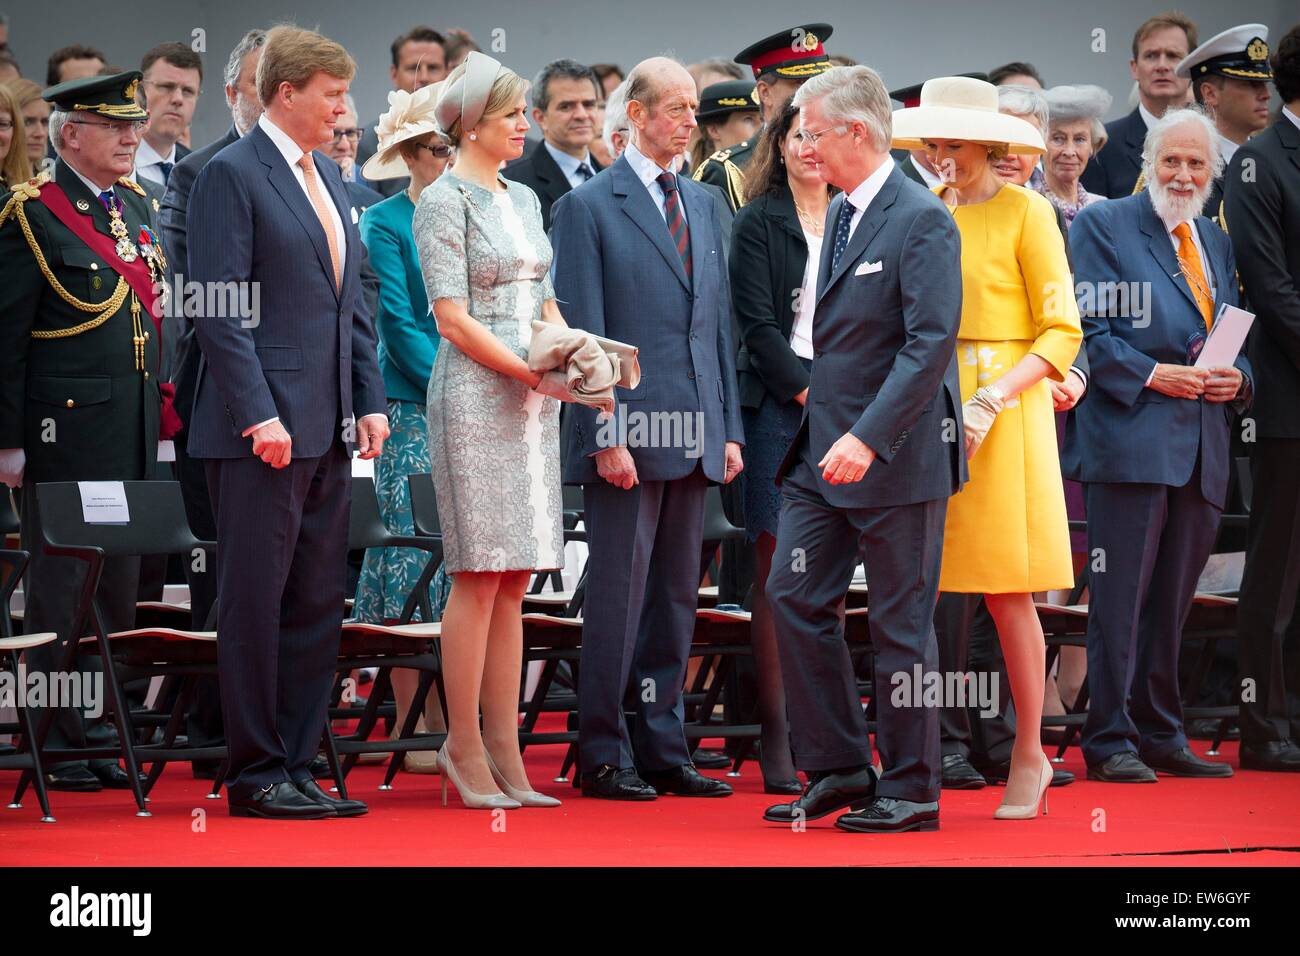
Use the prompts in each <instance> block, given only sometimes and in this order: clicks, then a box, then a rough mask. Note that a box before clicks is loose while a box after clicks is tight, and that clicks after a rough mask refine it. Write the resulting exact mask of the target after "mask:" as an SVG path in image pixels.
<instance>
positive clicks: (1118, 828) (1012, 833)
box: [0, 741, 1300, 866]
mask: <svg viewBox="0 0 1300 956" xmlns="http://www.w3.org/2000/svg"><path fill="white" fill-rule="evenodd" d="M1207 746H1208V745H1207V744H1205V743H1202V742H1199V741H1198V742H1195V743H1194V744H1193V748H1194V749H1195V750H1196V751H1197V752H1198V753H1202V754H1203V753H1204V750H1205V748H1206V747H1207ZM562 755H563V748H561V747H555V746H551V747H536V748H532V749H530V750H529V751H528V752H527V755H526V757H527V763H528V769H529V773H530V775H531V778H532V780H533V783H534V785H536V786H537V787H538V788H539V789H541V790H542V791H544V792H546V793H550V794H552V795H554V796H557V797H559V798H561V799H562V800H564V805H563V806H562V807H560V808H558V809H554V810H542V809H538V810H516V811H510V812H508V813H505V814H504V815H497V816H494V815H493V814H492V813H490V812H487V811H482V810H466V809H464V808H463V807H462V806H461V804H460V801H459V799H458V798H457V797H455V796H454V792H452V791H449V801H450V804H449V806H448V807H446V808H443V807H442V806H441V803H440V798H439V778H438V777H437V776H423V775H420V776H415V775H411V774H406V773H403V774H399V775H398V778H397V781H396V789H394V790H392V791H388V792H379V791H377V790H376V789H375V788H376V786H377V784H378V783H379V781H380V780H381V779H382V768H377V767H358V768H357V769H356V770H355V771H354V772H353V773H352V775H351V776H350V777H349V780H348V783H349V792H350V795H351V796H354V797H358V798H360V799H363V800H366V801H367V802H368V803H369V804H370V813H369V814H368V815H367V816H364V817H360V818H356V819H350V820H325V821H317V822H310V823H308V822H300V823H279V822H270V821H264V820H247V819H231V818H230V817H228V816H226V813H225V802H224V800H220V801H218V800H205V799H204V794H205V793H206V792H207V790H208V785H207V784H206V783H205V782H204V781H198V780H194V779H192V778H191V776H190V774H189V767H188V765H184V764H177V765H173V766H172V767H169V768H168V770H167V772H166V773H165V774H164V775H163V777H162V779H161V780H160V781H159V783H158V786H157V787H156V788H155V789H154V792H153V798H152V801H151V804H150V808H151V810H152V811H153V816H152V817H150V818H137V817H136V816H135V815H134V807H133V804H132V802H131V800H130V797H129V794H127V793H124V792H117V791H114V792H103V793H98V794H78V793H54V794H51V799H52V800H53V803H54V815H55V816H56V817H57V818H58V822H57V823H54V824H42V823H39V822H38V818H39V815H40V813H39V808H38V807H37V804H36V799H35V795H34V794H31V793H29V794H28V796H27V797H26V798H25V799H24V805H23V808H22V809H21V810H7V809H4V805H5V804H6V803H7V802H8V800H9V797H10V795H11V794H12V792H13V787H14V784H15V782H16V780H17V774H16V773H15V772H4V773H0V862H2V863H3V864H4V865H6V866H137V865H139V866H148V865H158V866H195V865H198V866H283V865H303V866H348V865H360V864H367V865H383V866H396V865H407V866H410V865H415V866H438V865H459V866H547V865H561V866H608V865H620V866H692V865H701V864H705V865H722V866H726V865H748V866H844V865H853V866H864V865H865V866H891V865H909V866H912V865H937V866H954V865H983V866H987V865H1008V866H1057V865H1072V866H1079V865H1083V866H1116V865H1118V866H1126V865H1139V866H1179V865H1187V866H1295V865H1297V864H1300V778H1297V777H1296V776H1295V775H1287V774H1267V773H1257V772H1251V771H1246V772H1242V771H1240V770H1238V771H1237V775H1236V776H1235V777H1233V778H1232V779H1229V780H1183V779H1177V778H1173V777H1166V776H1163V775H1162V776H1161V777H1160V782H1159V783H1157V784H1155V785H1154V786H1152V785H1144V786H1133V785H1129V786H1123V785H1116V784H1101V783H1089V782H1087V781H1085V780H1083V779H1082V776H1083V765H1082V762H1081V758H1080V757H1079V755H1078V751H1077V750H1072V751H1071V752H1070V756H1069V758H1067V759H1068V762H1067V763H1066V768H1067V769H1069V770H1072V771H1074V772H1075V773H1076V774H1077V775H1078V776H1079V777H1080V779H1079V781H1077V782H1076V783H1074V784H1072V785H1070V786H1069V787H1065V788H1058V789H1054V790H1052V791H1051V795H1050V797H1049V804H1050V815H1049V816H1047V817H1040V818H1038V819H1037V820H1033V821H1025V822H1004V821H995V820H993V819H992V814H993V809H994V807H996V806H997V804H998V802H999V801H1000V800H1001V794H1002V790H1001V788H999V787H991V788H988V789H985V790H978V791H973V792H970V791H967V792H953V791H947V792H945V793H944V795H943V802H942V807H943V817H942V826H943V829H941V830H940V831H939V832H937V833H909V834H897V835H891V836H863V835H857V834H848V833H843V832H841V831H839V830H836V829H835V828H834V826H833V822H834V817H827V818H825V819H823V820H819V821H816V822H814V823H812V824H809V825H808V827H807V830H806V831H805V832H792V831H790V830H789V829H788V828H785V827H778V826H773V825H770V824H766V823H764V822H763V821H762V820H761V819H760V814H761V813H762V810H763V808H764V807H765V806H767V805H768V804H770V803H774V802H777V799H776V798H774V797H769V796H765V795H764V794H763V793H762V782H761V779H760V777H759V773H758V767H757V765H755V764H747V765H746V767H745V769H744V771H743V772H744V776H742V777H740V778H730V781H731V783H732V784H733V786H735V788H736V794H735V795H734V796H732V797H727V798H722V799H716V800H687V799H681V798H674V797H662V798H660V799H659V800H657V801H655V802H653V803H647V804H622V803H610V802H607V801H600V800H586V799H583V798H582V797H581V796H579V795H578V793H577V791H576V790H573V789H571V788H570V787H569V786H568V785H567V784H556V783H553V782H551V778H552V777H554V776H555V774H556V773H557V772H558V770H559V764H560V759H561V757H562ZM1224 757H1225V758H1227V759H1229V760H1230V761H1231V762H1232V763H1233V765H1234V766H1235V765H1236V748H1235V746H1234V745H1232V744H1228V745H1226V746H1225V748H1224ZM710 775H711V776H721V773H720V772H719V773H711V774H710ZM503 825H504V826H503ZM1288 849H1289V850H1290V851H1291V852H1287V850H1288ZM1229 851H1231V852H1229ZM1247 851H1256V852H1247Z"/></svg>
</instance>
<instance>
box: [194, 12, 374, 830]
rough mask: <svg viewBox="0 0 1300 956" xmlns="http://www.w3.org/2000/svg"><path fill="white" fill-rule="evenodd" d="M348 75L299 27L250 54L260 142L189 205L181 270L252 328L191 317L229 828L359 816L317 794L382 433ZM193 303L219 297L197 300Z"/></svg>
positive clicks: (239, 145)
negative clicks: (354, 537)
mask: <svg viewBox="0 0 1300 956" xmlns="http://www.w3.org/2000/svg"><path fill="white" fill-rule="evenodd" d="M355 71H356V65H355V64H354V63H353V61H352V58H351V57H350V56H348V54H347V51H346V50H344V49H343V48H342V47H341V46H339V45H338V44H337V43H334V42H333V41H331V40H327V39H326V38H325V37H322V36H320V35H319V34H317V33H313V32H311V31H309V30H301V29H299V28H297V27H292V26H278V27H275V28H274V29H272V30H271V31H270V32H269V33H268V34H267V37H266V42H265V45H264V46H263V47H262V59H261V63H260V64H259V66H258V94H259V96H260V98H261V100H262V105H263V106H264V108H265V112H264V113H263V114H262V117H261V118H260V119H259V120H258V122H257V126H256V128H254V129H253V130H251V131H250V132H249V133H248V135H246V136H244V137H242V138H241V139H240V140H239V141H238V142H235V143H232V144H231V145H229V146H227V147H226V148H225V149H223V150H222V151H221V152H220V153H219V154H217V155H216V156H215V157H213V158H212V160H211V161H209V163H208V164H207V166H205V167H204V169H203V171H202V172H201V173H200V174H199V177H198V179H197V180H196V181H195V183H194V191H193V193H192V194H191V196H190V205H189V226H188V238H189V270H190V274H191V276H192V277H193V279H194V280H195V281H197V282H199V283H201V284H203V286H204V287H205V288H207V289H223V288H224V289H229V288H236V289H240V290H243V291H245V293H246V295H245V296H242V297H241V298H242V299H243V301H244V302H250V301H251V302H253V303H256V304H257V308H256V309H255V310H253V312H254V314H252V315H249V314H246V313H244V314H239V315H233V316H232V315H226V314H222V312H223V310H220V309H219V310H216V313H215V314H214V313H213V312H208V311H202V312H201V313H200V314H199V315H196V316H195V317H194V327H195V333H196V334H197V336H198V340H199V345H200V347H201V349H202V359H201V361H200V366H199V373H198V381H197V385H196V387H195V398H194V410H193V414H192V417H191V419H190V430H189V453H190V455H191V456H193V457H195V458H202V459H206V462H205V464H206V468H207V478H208V490H209V494H210V495H211V498H212V506H213V512H214V513H215V515H216V519H217V541H218V545H219V547H218V552H217V579H218V585H217V587H218V596H219V604H218V613H217V631H218V634H219V638H218V641H219V643H218V653H219V660H220V680H221V699H222V715H223V717H224V721H225V727H226V739H227V742H228V745H229V749H230V758H229V769H228V771H227V775H226V784H227V791H228V794H229V798H230V812H231V815H233V816H257V817H272V818H292V819H316V818H319V817H323V816H351V815H355V814H358V813H364V812H365V811H366V807H365V805H364V804H362V803H360V802H359V801H344V800H335V799H333V798H331V797H330V796H329V795H328V794H326V793H325V792H324V791H322V790H321V788H320V787H319V786H318V785H317V784H316V783H315V781H314V780H312V777H311V773H310V771H309V769H308V764H309V763H310V762H311V759H312V758H313V757H314V756H315V754H316V750H317V746H318V744H319V742H320V739H321V734H322V733H323V732H324V731H325V729H326V708H327V704H328V700H329V691H330V685H331V681H332V678H333V674H334V664H335V660H336V658H337V654H338V639H339V620H340V614H341V611H340V609H341V607H342V605H343V591H344V571H345V564H346V551H347V529H348V511H349V503H350V487H351V469H350V466H349V465H350V463H349V452H348V446H349V445H351V444H354V443H355V445H356V447H357V449H358V451H359V452H360V454H361V457H363V458H373V457H375V456H376V455H378V454H379V453H380V451H381V450H382V448H383V442H384V439H385V438H386V437H387V436H388V420H387V417H386V415H385V414H384V408H385V398H384V384H383V378H382V376H381V375H380V372H379V361H378V356H377V353H376V338H375V330H374V326H373V324H372V322H371V316H370V314H369V311H368V309H367V306H366V303H365V299H364V297H363V295H362V290H361V279H360V267H361V249H362V245H361V238H360V235H359V233H358V232H357V229H356V226H355V225H354V224H353V223H352V219H351V216H350V215H349V214H348V210H349V208H350V205H351V204H350V203H349V202H348V196H347V192H346V190H345V188H344V185H343V181H342V179H341V178H340V176H339V172H338V167H337V166H335V165H334V164H333V163H331V162H330V161H329V160H328V159H326V158H325V157H323V156H316V155H314V154H313V152H312V151H313V150H314V149H317V148H318V147H320V146H322V145H324V144H325V143H326V142H328V141H329V140H330V139H331V138H332V137H333V127H334V125H335V123H336V122H337V120H338V117H339V116H341V115H342V114H343V113H344V111H345V110H346V106H345V103H344V95H345V94H346V93H347V88H348V84H349V82H350V81H351V79H352V76H353V75H354V73H355ZM205 298H216V297H215V296H213V297H207V296H205Z"/></svg>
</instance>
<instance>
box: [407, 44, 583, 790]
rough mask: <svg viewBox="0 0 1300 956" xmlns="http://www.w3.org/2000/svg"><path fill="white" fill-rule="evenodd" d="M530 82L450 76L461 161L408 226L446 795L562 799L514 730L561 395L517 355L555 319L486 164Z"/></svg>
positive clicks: (451, 126) (525, 220)
mask: <svg viewBox="0 0 1300 956" xmlns="http://www.w3.org/2000/svg"><path fill="white" fill-rule="evenodd" d="M526 89H527V84H526V82H525V81H524V80H523V79H521V78H520V77H519V76H518V75H517V74H516V73H514V72H512V71H511V70H509V69H507V68H505V67H503V66H502V65H501V64H500V63H498V62H497V61H496V60H494V59H492V57H489V56H485V55H483V54H480V53H471V54H470V55H469V58H468V59H467V60H466V61H465V63H463V64H462V65H461V66H460V67H457V69H456V70H454V71H453V72H452V73H451V75H450V76H448V78H447V80H446V83H445V84H444V86H443V90H442V93H441V95H440V97H439V100H438V105H437V109H436V116H437V120H438V124H439V126H440V127H441V128H442V129H443V131H444V132H445V133H446V134H447V136H448V138H449V139H450V140H451V141H452V142H453V143H454V144H456V145H457V147H458V154H457V159H456V163H455V165H454V166H452V168H451V169H449V170H448V171H447V172H446V173H444V174H443V176H442V177H441V178H439V179H438V180H437V181H436V182H434V183H433V184H432V185H430V186H429V187H428V188H427V189H425V190H424V192H423V193H422V194H421V196H420V201H419V204H418V205H417V206H416V210H415V219H414V223H413V227H414V232H415V242H416V247H417V248H418V250H419V255H420V267H421V270H422V271H423V273H424V282H425V287H426V290H427V291H428V298H429V302H430V303H431V304H432V307H433V312H434V317H435V318H436V319H437V323H438V332H439V334H440V335H441V336H442V340H443V344H442V346H441V347H440V348H439V349H438V355H437V358H436V359H435V360H434V364H433V373H432V376H431V377H430V379H429V390H428V396H427V398H428V406H427V407H428V423H429V458H430V464H431V467H432V471H433V483H434V488H435V490H436V492H437V496H438V516H439V519H440V520H441V523H442V533H443V543H444V549H445V553H446V562H447V571H448V573H450V574H451V575H453V583H452V590H451V596H450V598H449V599H448V601H447V607H446V610H445V611H444V613H443V619H442V621H443V629H442V635H443V637H442V654H443V678H444V684H445V687H446V696H447V711H448V728H449V736H448V739H447V742H446V744H445V745H444V746H443V748H442V749H441V750H440V751H439V757H438V760H439V767H440V769H441V770H442V773H443V779H444V791H443V796H444V800H445V798H446V790H445V781H446V780H447V779H448V778H450V780H451V782H452V783H454V784H455V785H456V789H457V790H458V791H459V792H460V795H461V799H462V801H463V802H464V803H465V805H466V806H470V807H492V808H495V807H507V808H513V807H517V806H520V805H525V806H553V805H556V804H558V802H559V801H557V800H554V799H553V798H550V797H544V796H542V795H541V794H539V793H536V792H535V791H533V790H532V788H531V787H530V786H529V784H528V778H527V776H526V775H525V773H524V766H523V760H522V759H521V758H520V756H519V736H518V716H519V714H518V711H519V675H520V670H521V667H520V664H521V660H522V656H523V637H522V625H521V622H520V609H521V606H522V602H523V595H524V590H525V588H526V587H527V585H528V580H529V578H530V576H531V573H532V571H534V570H544V569H551V568H559V567H561V566H562V565H563V563H564V556H563V555H564V537H563V525H562V521H561V494H560V442H559V403H558V402H557V401H556V400H555V398H553V397H549V396H547V395H544V394H542V393H541V392H538V391H536V390H535V389H536V387H537V386H538V385H539V384H541V383H542V379H541V376H540V375H537V374H535V373H533V372H531V371H529V369H528V365H527V362H526V361H525V359H526V356H527V354H528V344H529V341H530V339H531V336H532V330H531V328H530V323H531V322H532V320H534V319H536V318H542V319H545V320H546V321H548V322H555V323H558V324H561V325H562V324H563V323H564V320H563V319H562V318H561V317H560V313H559V310H558V308H557V307H556V304H555V293H554V292H553V291H552V289H551V282H550V279H549V278H548V277H547V269H549V267H550V264H551V246H550V243H549V242H547V240H546V233H545V232H544V231H543V229H542V218H541V211H540V208H539V205H538V202H537V196H536V195H535V194H534V193H533V192H532V190H530V189H529V188H528V187H526V186H523V185H520V184H519V183H513V182H507V181H506V180H504V179H502V178H501V177H500V176H499V175H498V172H497V171H498V169H499V167H500V165H501V163H502V161H503V160H509V159H513V158H515V157H517V156H519V155H520V154H521V153H522V152H523V145H524V133H525V131H526V130H527V129H528V126H529V124H528V120H527V119H526V118H525V117H524V111H525V109H526V106H527V103H526V100H525V95H524V94H525V91H526ZM480 706H481V708H482V715H483V721H482V730H481V731H480V729H479V709H480ZM498 786H499V787H500V789H498ZM503 791H504V792H503Z"/></svg>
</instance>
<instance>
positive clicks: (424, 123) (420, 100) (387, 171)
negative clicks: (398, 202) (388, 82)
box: [361, 81, 442, 182]
mask: <svg viewBox="0 0 1300 956" xmlns="http://www.w3.org/2000/svg"><path fill="white" fill-rule="evenodd" d="M441 89H442V81H439V82H437V83H433V84H431V85H429V86H424V87H421V88H420V89H418V90H416V91H415V92H414V93H408V92H406V90H393V91H392V92H391V93H389V94H388V112H387V113H385V114H384V115H383V116H381V117H380V118H379V125H378V126H376V127H375V133H376V134H377V136H378V138H379V148H378V149H377V150H375V155H373V156H371V157H370V158H369V159H368V160H366V164H365V165H364V166H362V167H361V175H362V176H363V177H365V178H366V179H369V180H371V181H372V182H373V181H375V180H379V179H399V178H401V177H403V176H409V175H411V171H410V170H409V169H407V168H406V162H405V161H404V160H403V159H402V156H401V154H400V153H399V152H398V150H397V146H398V144H399V143H403V142H405V141H406V140H408V139H415V138H416V137H417V136H424V135H426V134H428V133H441V132H442V130H441V129H440V128H439V126H438V121H437V119H435V118H434V108H435V107H436V106H437V104H438V94H439V92H441Z"/></svg>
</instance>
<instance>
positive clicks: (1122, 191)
mask: <svg viewBox="0 0 1300 956" xmlns="http://www.w3.org/2000/svg"><path fill="white" fill-rule="evenodd" d="M1146 136H1147V124H1146V121H1145V120H1143V119H1142V114H1141V113H1140V112H1139V111H1138V109H1137V107H1134V108H1133V112H1132V113H1129V114H1128V116H1124V117H1121V118H1120V119H1117V120H1113V121H1112V122H1109V123H1107V124H1106V137H1107V139H1106V145H1105V146H1103V147H1102V148H1101V151H1100V152H1099V153H1097V155H1096V156H1094V157H1092V161H1091V162H1089V163H1088V165H1087V167H1086V168H1085V169H1084V171H1083V176H1082V177H1080V180H1081V181H1082V183H1083V188H1084V189H1086V190H1088V192H1090V193H1096V194H1097V195H1099V196H1105V197H1106V198H1108V199H1123V198H1124V197H1125V196H1131V195H1132V194H1133V186H1134V185H1135V184H1136V183H1137V181H1138V175H1139V174H1140V173H1141V172H1142V141H1143V140H1144V139H1146Z"/></svg>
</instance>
